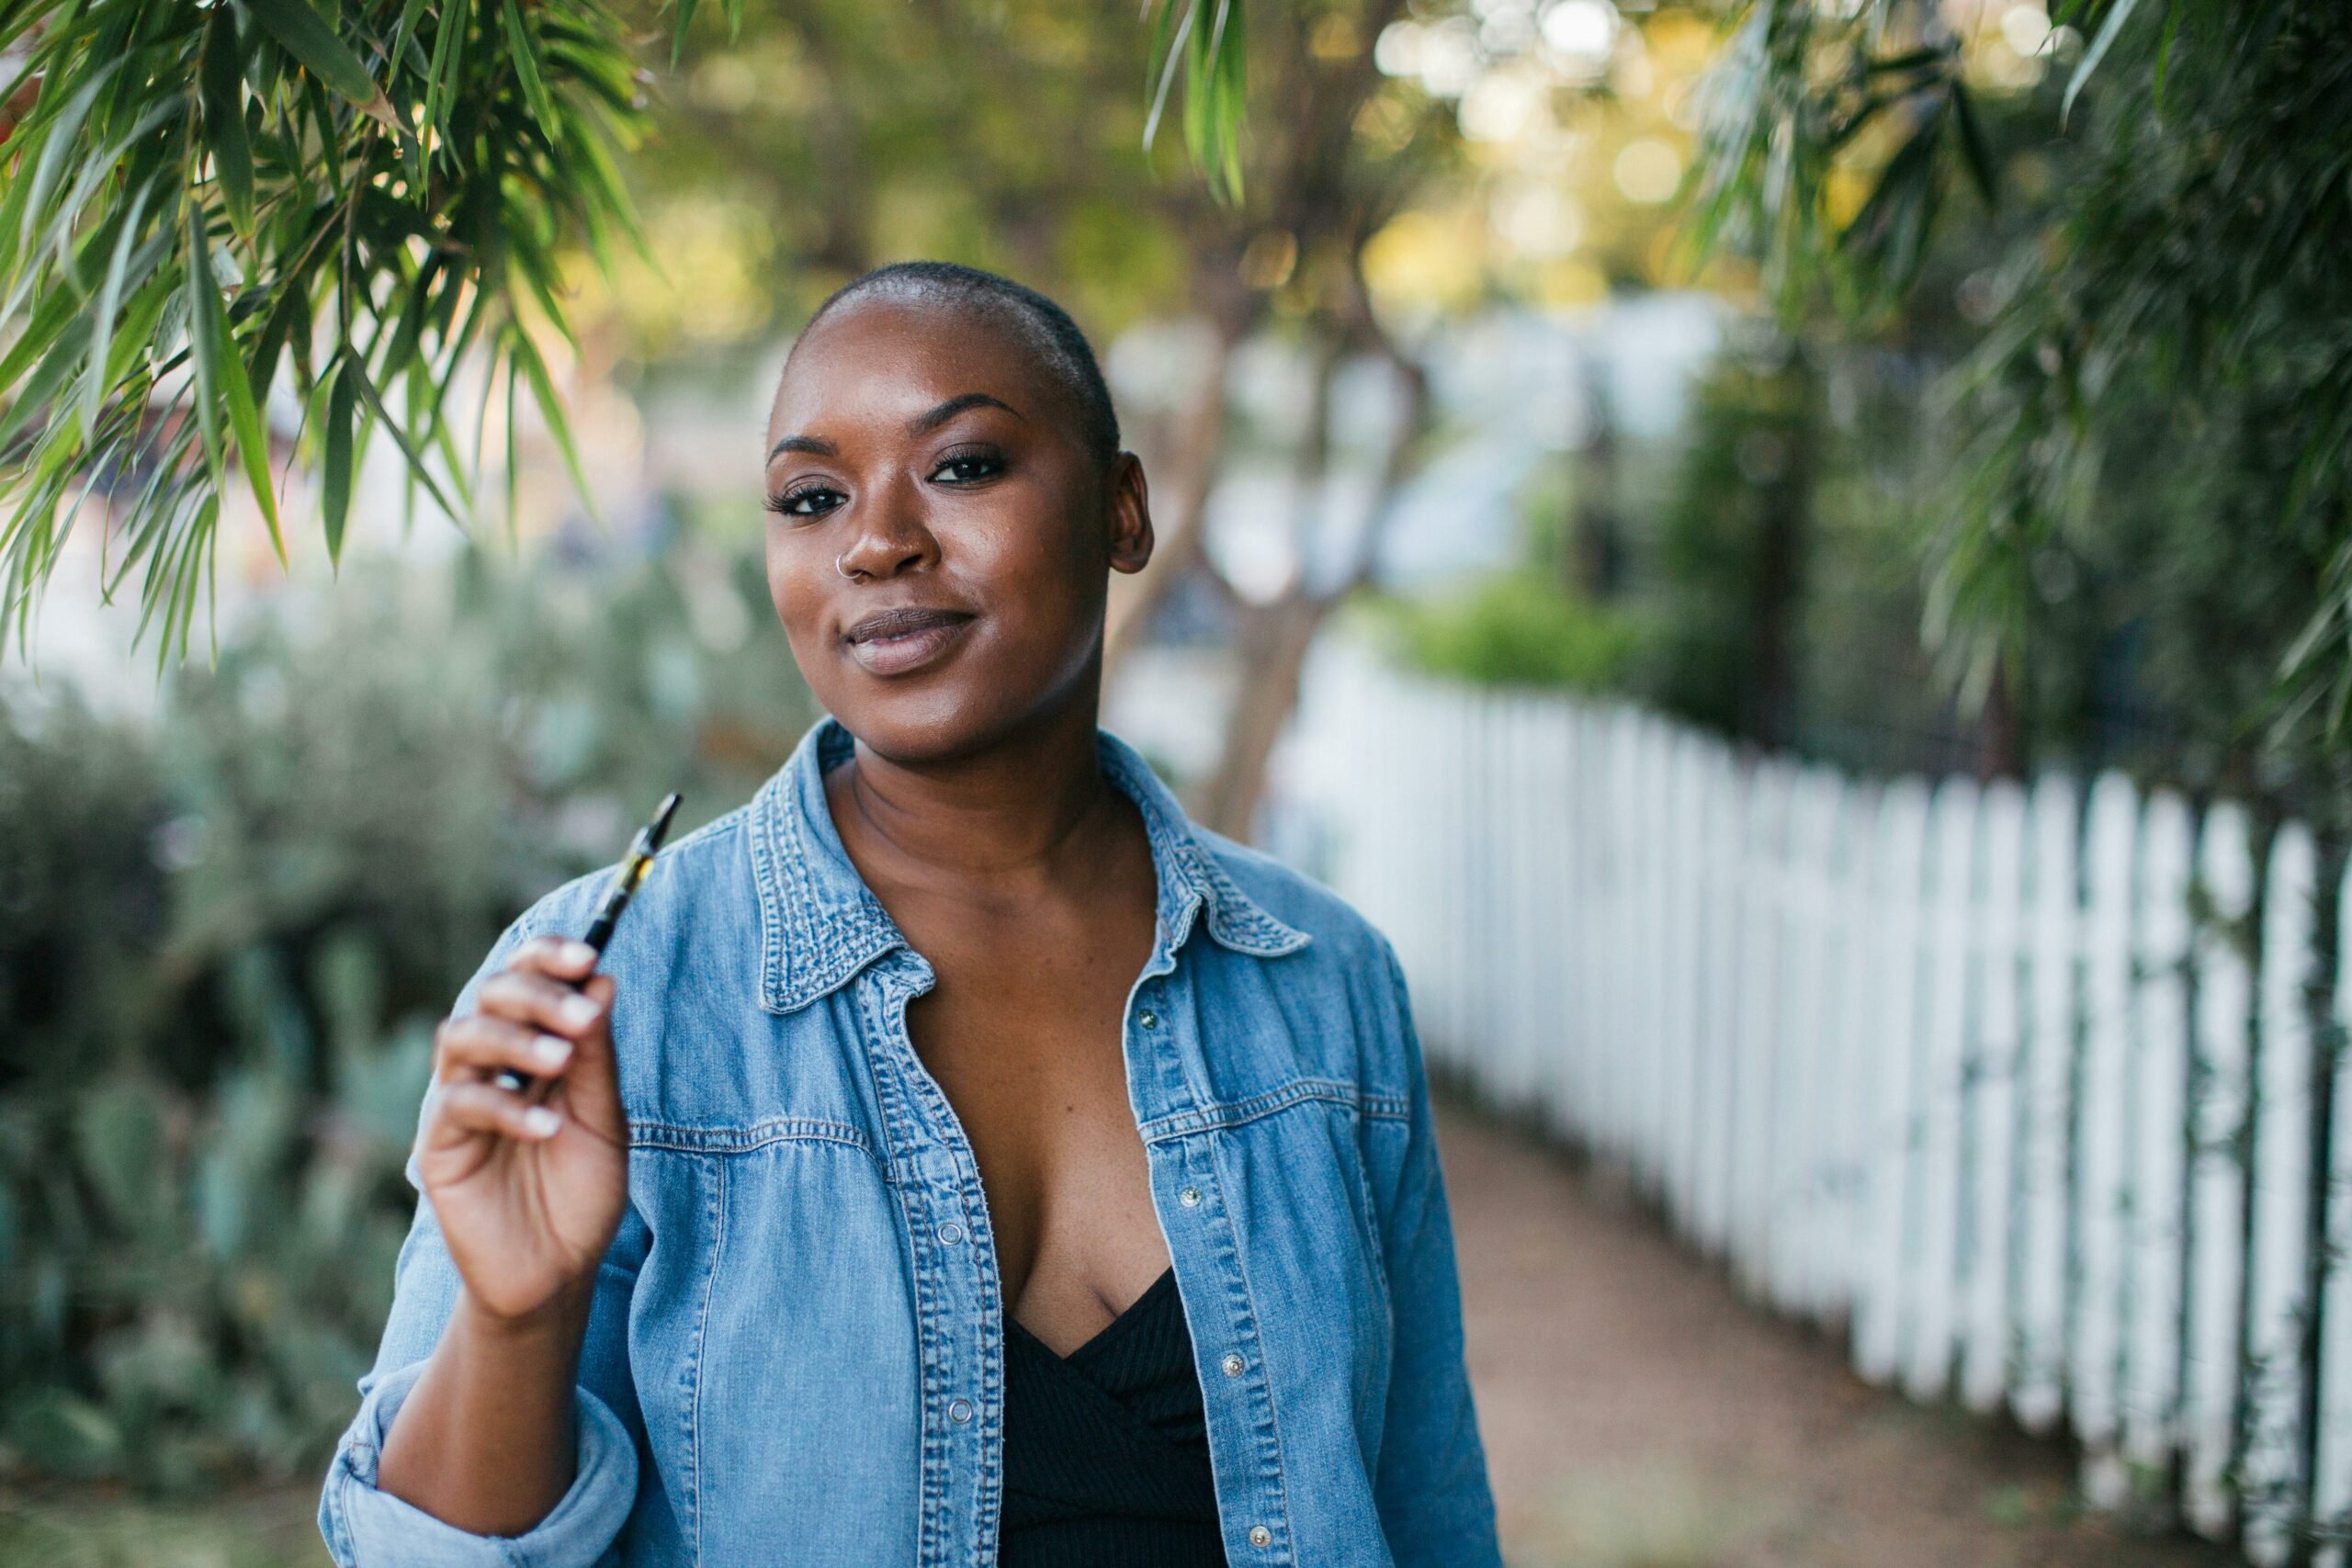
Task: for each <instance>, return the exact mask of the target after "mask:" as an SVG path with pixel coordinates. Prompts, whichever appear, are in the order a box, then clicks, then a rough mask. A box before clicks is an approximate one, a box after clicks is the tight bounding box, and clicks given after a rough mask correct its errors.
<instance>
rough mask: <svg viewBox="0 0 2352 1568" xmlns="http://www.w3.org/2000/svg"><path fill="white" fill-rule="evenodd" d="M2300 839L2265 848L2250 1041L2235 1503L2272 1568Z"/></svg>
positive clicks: (2302, 976) (2307, 858) (2305, 898)
mask: <svg viewBox="0 0 2352 1568" xmlns="http://www.w3.org/2000/svg"><path fill="white" fill-rule="evenodd" d="M2316 860H2317V857H2316V853H2315V851H2314V849H2313V846H2312V838H2311V834H2310V833H2309V832H2308V831H2307V830H2305V829H2303V828H2302V827H2301V826H2300V825H2299V824H2295V823H2290V824H2288V825H2287V826H2286V827H2284V828H2282V829H2279V831H2278V838H2277V839H2276V840H2273V842H2272V844H2271V847H2270V870H2269V875H2268V876H2267V878H2266V879H2265V883H2264V887H2263V893H2262V969H2261V978H2260V981H2259V985H2260V990H2259V992H2258V993H2257V1002H2256V1006H2257V1009H2258V1011H2257V1013H2256V1023H2257V1034H2256V1041H2255V1085H2256V1089H2255V1106H2254V1163H2253V1166H2252V1168H2251V1175H2252V1177H2253V1179H2254V1234H2253V1235H2252V1236H2251V1237H2250V1238H2249V1240H2250V1242H2251V1244H2252V1245H2251V1247H2250V1248H2249V1251H2248V1259H2247V1261H2248V1279H2247V1281H2246V1356H2247V1360H2248V1363H2249V1365H2250V1367H2251V1375H2250V1379H2249V1382H2248V1384H2247V1388H2246V1432H2245V1465H2244V1469H2243V1475H2244V1483H2243V1485H2242V1486H2241V1488H2240V1495H2241V1497H2242V1498H2243V1499H2244V1502H2243V1505H2242V1506H2243V1508H2244V1511H2245V1552H2246V1555H2247V1556H2248V1557H2250V1558H2252V1559H2253V1560H2254V1561H2255V1562H2256V1563H2257V1564H2259V1565H2260V1568H2275V1565H2276V1564H2278V1563H2281V1562H2286V1561H2288V1559H2289V1557H2290V1555H2291V1554H2292V1551H2293V1546H2294V1541H2293V1531H2294V1523H2295V1519H2296V1517H2297V1516H2298V1514H2299V1513H2300V1511H2301V1502H2302V1493H2303V1475H2302V1461H2301V1455H2302V1436H2303V1423H2302V1381H2303V1380H2302V1371H2303V1367H2302V1333H2303V1325H2302V1314H2303V1311H2304V1307H2305V1289H2304V1269H2305V1267H2306V1264H2307V1262H2308V1254H2309V1247H2308V1245H2307V1236H2306V1232H2305V1226H2306V1225H2307V1224H2308V1223H2309V1220H2310V1213H2311V1197H2312V1191H2311V1181H2312V1157H2311V1156H2312V1148H2311V1131H2312V1117H2311V1112H2312V1095H2311V1088H2312V1080H2311V1069H2312V1032H2311V1015H2310V1012H2309V1011H2308V1005H2309V1004H2308V998H2307V997H2306V994H2305V992H2306V987H2308V986H2309V984H2310V982H2311V977H2312V956H2313V955H2312V914H2313V909H2312V898H2313V897H2314V894H2315V892H2316V886H2317V875H2318V866H2317V864H2316Z"/></svg>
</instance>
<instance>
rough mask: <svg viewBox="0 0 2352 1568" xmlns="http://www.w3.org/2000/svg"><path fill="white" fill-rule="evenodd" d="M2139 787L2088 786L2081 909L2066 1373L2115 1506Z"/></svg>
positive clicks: (2119, 781)
mask: <svg viewBox="0 0 2352 1568" xmlns="http://www.w3.org/2000/svg"><path fill="white" fill-rule="evenodd" d="M2139 817H2140V803H2139V795H2138V792H2137V791H2135V790H2134V789H2133V788H2132V787H2131V781H2130V780H2129V779H2126V778H2124V777H2123V776H2122V775H2121V774H2120V773H2107V774H2103V775H2101V776H2100V778H2099V779H2098V782H2097V783H2095V784H2092V785H2091V801H2090V818H2089V822H2088V825H2087V828H2086V836H2087V838H2088V840H2089V845H2088V850H2087V853H2088V860H2089V868H2088V871H2089V874H2088V876H2087V879H2086V899H2087V902H2086V906H2085V908H2084V917H2083V957H2084V1023H2085V1040H2084V1047H2083V1077H2082V1096H2083V1098H2082V1116H2081V1122H2080V1133H2079V1148H2080V1175H2079V1177H2078V1178H2077V1184H2076V1188H2075V1235H2076V1237H2077V1238H2078V1239H2077V1243H2076V1252H2077V1256H2078V1258H2079V1259H2080V1264H2081V1278H2082V1288H2081V1292H2080V1293H2079V1294H2078V1295H2077V1296H2076V1297H2075V1313H2074V1325H2073V1331H2072V1334H2071V1339H2072V1344H2073V1353H2072V1355H2071V1357H2070V1358H2069V1361H2068V1374H2069V1376H2068V1382H2069V1387H2070V1388H2071V1390H2072V1393H2073V1404H2074V1411H2073V1414H2074V1424H2075V1435H2076V1436H2077V1437H2079V1438H2081V1439H2082V1441H2083V1483H2084V1486H2085V1488H2086V1490H2087V1491H2088V1492H2089V1494H2090V1495H2091V1497H2092V1498H2093V1500H2094V1501H2096V1502H2098V1504H2099V1505H2100V1506H2114V1505H2115V1504H2116V1503H2118V1502H2120V1500H2121V1496H2122V1491H2123V1487H2124V1484H2125V1482H2126V1472H2125V1471H2124V1469H2123V1463H2122V1455H2121V1453H2120V1450H2119V1448H2118V1447H2117V1438H2118V1435H2119V1432H2120V1426H2119V1423H2118V1418H2117V1405H2116V1398H2117V1389H2118V1386H2119V1385H2120V1382H2121V1374H2122V1359H2123V1346H2124V1334H2123V1325H2124V1323H2125V1321H2126V1317H2127V1314H2129V1312H2130V1310H2131V1303H2130V1292H2129V1289H2128V1284H2127V1280H2126V1278H2125V1269H2126V1266H2127V1261H2128V1256H2129V1247H2130V1227H2131V1215H2130V1213H2129V1212H2128V1206H2129V1204H2130V1202H2131V901H2132V896H2133V893H2134V890H2135V882H2136V877H2135V872H2136V869H2137V867H2136V862H2137V860H2138V858H2139V827H2140V823H2139Z"/></svg>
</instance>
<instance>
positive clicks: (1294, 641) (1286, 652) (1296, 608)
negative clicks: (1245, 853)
mask: <svg viewBox="0 0 2352 1568" xmlns="http://www.w3.org/2000/svg"><path fill="white" fill-rule="evenodd" d="M1337 602H1338V601H1337V599H1336V598H1332V597H1316V596H1312V595H1307V594H1296V595H1293V596H1291V597H1287V598H1284V599H1282V600H1280V601H1278V602H1277V603H1275V604H1269V605H1266V606H1265V607H1263V608H1262V609H1253V610H1251V611H1250V612H1249V613H1248V615H1247V618H1246V619H1245V621H1244V622H1243V627H1244V629H1243V633H1242V636H1241V637H1240V639H1239V641H1240V647H1239V650H1238V651H1239V653H1240V660H1241V670H1242V680H1241V690H1240V692H1239V693H1238V695H1237V696H1236V698H1235V700H1234V705H1233V710H1232V712H1231V714H1230V715H1229V716H1227V720H1226V727H1225V745H1224V748H1223V749H1222V750H1221V752H1220V754H1219V755H1218V758H1217V764H1216V768H1215V769H1214V770H1213V771H1212V772H1211V773H1209V775H1208V777H1207V778H1206V779H1205V780H1204V781H1203V782H1202V784H1200V786H1199V788H1198V790H1197V793H1196V798H1195V800H1194V802H1193V805H1192V807H1191V811H1192V815H1193V818H1194V819H1195V820H1197V821H1199V822H1201V823H1202V824H1203V825H1204V826H1206V827H1208V828H1211V829H1215V830H1216V831H1217V832H1220V833H1223V834H1225V835H1226V836H1227V838H1230V839H1237V840H1241V841H1243V842H1245V843H1246V842H1247V841H1248V840H1249V838H1250V824H1251V821H1252V819H1253V818H1255V817H1256V816H1257V814H1258V802H1259V800H1260V799H1261V797H1262V796H1263V795H1264V794H1265V790H1266V762H1267V761H1268V759H1269V758H1271V757H1272V755H1273V750H1274V743H1275V742H1276V741H1277V740H1279V739H1282V733H1283V726H1284V725H1286V724H1288V723H1289V722H1290V716H1291V714H1292V712H1293V711H1294V710H1295V709H1296V707H1297V706H1298V681H1299V675H1300V672H1301V671H1303V670H1304V669H1305V668H1306V654H1307V650H1308V649H1311V648H1312V647H1314V645H1315V634H1316V632H1317V631H1318V630H1319V629H1321V627H1322V625H1323V620H1324V617H1325V616H1326V615H1329V613H1330V609H1331V606H1332V605H1333V604H1336V603H1337Z"/></svg>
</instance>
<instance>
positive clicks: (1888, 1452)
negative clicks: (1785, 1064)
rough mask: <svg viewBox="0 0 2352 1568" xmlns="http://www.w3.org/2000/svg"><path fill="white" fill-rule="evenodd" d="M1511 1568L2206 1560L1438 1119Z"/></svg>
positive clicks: (2039, 1444)
mask: <svg viewBox="0 0 2352 1568" xmlns="http://www.w3.org/2000/svg"><path fill="white" fill-rule="evenodd" d="M1438 1135H1439V1142H1440V1145H1441V1147H1442V1152H1443V1161H1444V1166H1445V1171H1446V1183H1447V1191H1448V1196H1449V1198H1450V1200H1451V1201H1452V1203H1453V1218H1454V1229H1455V1247H1456V1251H1457V1254H1458V1256H1459V1258H1460V1261H1461V1268H1462V1288H1463V1298H1464V1335H1465V1337H1466V1341H1467V1355H1468V1360H1469V1364H1470V1372H1471V1378H1472V1381H1473V1382H1474V1384H1475V1386H1476V1393H1477V1399H1478V1417H1479V1427H1480V1430H1481V1432H1482V1433H1483V1435H1484V1437H1485V1439H1486V1444H1487V1463H1488V1468H1489V1472H1490V1473H1491V1475H1492V1477H1493V1481H1494V1487H1495V1499H1496V1506H1497V1508H1498V1511H1499V1514H1500V1517H1501V1524H1502V1531H1503V1544H1504V1552H1505V1555H1506V1557H1507V1558H1508V1559H1509V1561H1510V1565H1511V1568H2026V1565H2029V1564H2030V1565H2033V1568H2125V1565H2129V1568H2192V1565H2194V1568H2222V1565H2224V1564H2231V1563H2234V1562H2238V1561H2239V1560H2238V1559H2236V1558H2234V1557H2233V1556H2231V1555H2229V1554H2227V1553H2225V1552H2222V1551H2217V1550H2215V1549H2214V1548H2212V1547H2210V1546H2208V1545H2205V1544H2204V1543H2202V1542H2199V1541H2197V1540H2193V1539H2190V1538H2188V1537H2186V1536H2183V1535H2179V1534H2165V1533H2148V1532H2145V1531H2143V1532H2138V1533H2134V1532H2131V1531H2129V1530H2126V1529H2124V1528H2122V1527H2121V1526H2120V1524H2119V1523H2117V1522H2116V1521H2114V1520H2113V1519H2111V1518H2109V1517H2103V1516H2098V1515H2092V1514H2086V1513H2085V1512H2084V1511H2083V1510H2081V1509H2080V1508H2078V1507H2077V1506H2076V1505H2075V1487H2074V1476H2075V1463H2076V1461H2075V1455H2074V1454H2073V1453H2072V1451H2070V1450H2068V1449H2067V1448H2066V1447H2065V1446H2064V1445H2063V1444H2060V1443H2057V1442H2051V1441H2043V1440H2041V1439H2037V1438H2032V1437H2030V1436H2028V1435H2027V1434H2025V1433H2023V1432H2021V1431H2019V1430H2018V1429H2017V1428H2016V1427H2014V1426H2010V1425H2007V1424H2003V1423H1996V1422H1992V1421H1987V1420H1984V1419H1981V1418H1978V1417H1974V1416H1969V1415H1968V1414H1966V1413H1965V1412H1962V1411H1958V1410H1945V1409H1929V1408H1926V1407H1922V1406H1919V1405H1915V1404H1911V1403H1909V1402H1908V1401H1906V1400H1904V1399H1902V1398H1901V1397H1899V1396H1896V1395H1894V1394H1891V1393H1883V1392H1881V1391H1879V1390H1877V1389H1874V1388H1871V1386H1869V1385H1868V1384H1866V1383H1864V1382H1861V1381H1860V1379H1859V1378H1857V1377H1856V1376H1855V1375H1854V1374H1853V1373H1852V1372H1851V1371H1849V1369H1848V1367H1847V1365H1846V1362H1845V1359H1844V1356H1843V1354H1842V1352H1841V1350H1840V1348H1838V1346H1837V1345H1835V1344H1833V1343H1832V1342H1830V1340H1829V1339H1828V1338H1827V1337H1826V1336H1824V1335H1821V1334H1819V1333H1817V1332H1815V1331H1813V1330H1811V1329H1808V1328H1806V1327H1804V1326H1802V1325H1795V1324H1792V1323H1789V1322H1785V1321H1781V1320H1778V1319H1775V1318H1774V1317H1772V1316H1770V1314H1765V1313H1762V1312H1759V1311H1758V1310H1756V1309H1754V1308H1752V1307H1749V1306H1747V1305H1745V1304H1743V1303H1741V1302H1740V1301H1739V1300H1738V1298H1737V1297H1736V1294H1735V1293H1734V1292H1733V1290H1732V1288H1731V1286H1730V1283H1729V1281H1728V1280H1727V1279H1726V1278H1725V1277H1724V1273H1723V1272H1722V1271H1721V1270H1720V1269H1717V1268H1715V1267H1713V1266H1712V1265H1710V1264H1708V1263H1706V1262H1704V1261H1702V1260H1701V1259H1699V1258H1695V1257H1694V1256H1692V1255H1691V1253H1689V1252H1687V1251H1685V1250H1684V1249H1683V1248H1682V1247H1679V1246H1678V1245H1677V1244H1676V1243H1675V1242H1673V1241H1672V1240H1670V1239H1669V1238H1668V1236H1667V1235H1665V1233H1664V1232H1663V1231H1662V1230H1661V1228H1660V1226H1659V1224H1658V1222H1657V1220H1656V1219H1655V1218H1654V1217H1652V1216H1649V1215H1647V1214H1645V1213H1640V1212H1639V1211H1638V1210H1637V1209H1636V1208H1635V1207H1634V1206H1633V1205H1631V1204H1629V1203H1628V1202H1626V1201H1624V1200H1623V1197H1622V1196H1621V1195H1618V1194H1616V1193H1614V1192H1612V1190H1611V1184H1610V1183H1609V1182H1608V1181H1607V1180H1606V1179H1602V1178H1601V1177H1600V1176H1598V1175H1595V1174H1591V1173H1589V1172H1586V1171H1583V1170H1580V1169H1579V1168H1577V1167H1576V1166H1575V1165H1574V1164H1573V1162H1571V1161H1570V1160H1569V1159H1567V1158H1566V1157H1565V1156H1561V1155H1559V1154H1557V1153H1555V1152H1554V1151H1553V1150H1551V1149H1549V1148H1547V1147H1545V1146H1544V1145H1542V1144H1541V1143H1539V1142H1538V1141H1537V1140H1535V1139H1534V1138H1532V1136H1529V1135H1527V1134H1523V1133H1521V1132H1520V1131H1518V1130H1517V1129H1515V1128H1512V1127H1510V1126H1508V1125H1506V1124H1504V1123H1501V1122H1497V1121H1495V1120H1492V1119H1489V1118H1487V1117H1485V1116H1483V1115H1481V1114H1479V1113H1477V1112H1475V1111H1470V1110H1467V1109H1464V1107H1463V1106H1462V1105H1460V1104H1459V1103H1453V1102H1449V1103H1446V1104H1443V1105H1442V1106H1441V1110H1440V1129H1439V1134H1438Z"/></svg>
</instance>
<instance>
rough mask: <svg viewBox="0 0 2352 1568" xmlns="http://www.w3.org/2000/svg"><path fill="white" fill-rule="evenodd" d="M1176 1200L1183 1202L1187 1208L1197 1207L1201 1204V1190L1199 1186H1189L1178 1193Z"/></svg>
mask: <svg viewBox="0 0 2352 1568" xmlns="http://www.w3.org/2000/svg"><path fill="white" fill-rule="evenodd" d="M1176 1201H1178V1202H1179V1203H1182V1204H1183V1205H1184V1207H1186V1208H1187V1209H1197V1208H1199V1207H1200V1206H1201V1190H1200V1189H1199V1188H1197V1187H1187V1188H1185V1189H1184V1190H1182V1192H1179V1193H1177V1194H1176Z"/></svg>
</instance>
